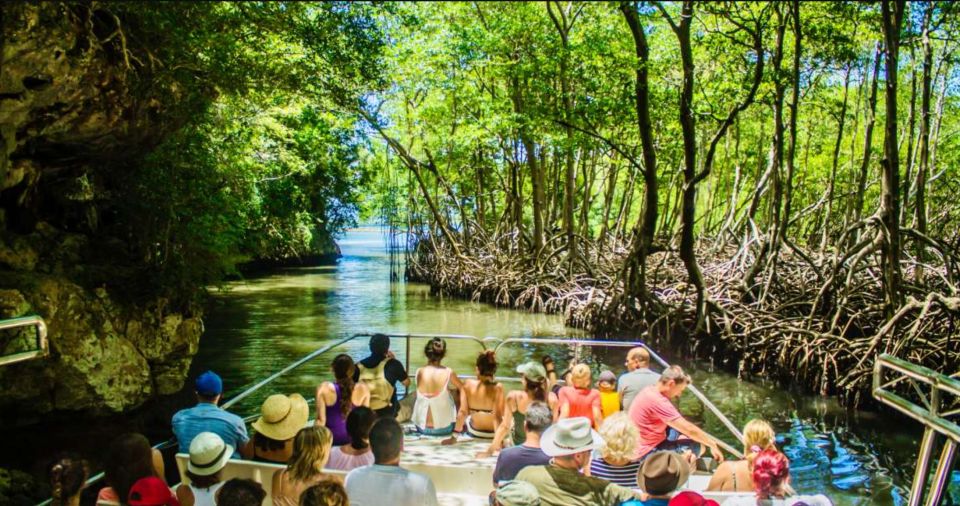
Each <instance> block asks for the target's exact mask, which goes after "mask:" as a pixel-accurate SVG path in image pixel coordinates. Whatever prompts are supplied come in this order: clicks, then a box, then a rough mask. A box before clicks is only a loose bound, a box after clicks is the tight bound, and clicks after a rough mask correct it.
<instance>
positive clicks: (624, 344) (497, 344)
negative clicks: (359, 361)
mask: <svg viewBox="0 0 960 506" xmlns="http://www.w3.org/2000/svg"><path fill="white" fill-rule="evenodd" d="M373 335H374V333H362V334H353V335H351V336H349V337H345V338H342V339H339V340H337V341H335V342H333V343H330V344H327V345H324V346H321V347H320V348H317V349H316V350H314V351H312V352H310V353H308V354H306V355H304V356H303V357H302V358H300V359H299V360H296V361H295V362H292V363H291V364H290V365H288V366H286V367H284V368H283V369H281V370H279V371H277V372H275V373H273V374H271V375H270V376H268V377H266V378H264V379H263V380H261V381H258V382H257V383H255V384H253V385H252V386H250V387H248V388H246V389H244V390H243V391H242V392H240V393H239V394H237V395H236V396H234V397H232V398H230V399H229V400H228V401H226V402H224V403H223V404H222V405H221V408H223V409H228V408H230V407H232V406H234V405H236V404H237V403H238V402H240V401H241V400H243V399H245V398H247V397H249V396H250V395H252V394H253V393H255V392H256V391H258V390H260V389H261V388H263V387H265V386H267V385H269V384H270V383H272V382H273V381H275V380H276V379H277V378H279V377H281V376H283V375H285V374H287V373H289V372H290V371H293V370H294V369H297V368H299V367H300V366H302V365H304V364H306V363H308V362H310V361H312V360H313V359H315V358H317V357H319V356H320V355H323V354H324V353H327V352H328V351H330V350H332V349H334V348H336V347H338V346H341V345H344V344H346V343H348V342H350V341H353V340H354V339H357V338H360V337H372V336H373ZM382 335H385V336H387V337H390V338H397V339H404V340H405V347H404V348H405V354H406V356H405V357H404V363H405V368H406V370H408V371H409V370H410V357H411V348H410V342H411V340H412V339H431V338H434V337H440V338H443V339H450V340H463V341H473V342H475V343H477V344H479V345H480V347H481V349H482V350H488V349H491V347H490V345H492V349H493V350H494V352H495V353H496V352H498V351H499V350H500V349H501V348H502V347H504V346H505V345H509V344H514V343H525V344H559V345H564V346H572V347H573V349H574V356H575V357H579V355H580V351H581V349H582V348H583V347H616V348H634V347H638V346H642V347H643V348H645V349H646V350H647V351H648V352H649V353H650V357H651V358H653V359H654V360H655V361H656V362H657V363H658V364H660V366H662V367H664V368H666V367H669V366H670V364H668V363H667V362H666V361H665V360H664V359H663V358H661V357H660V355H658V354H657V353H656V352H654V351H653V350H652V349H650V347H649V346H647V345H646V344H645V343H643V342H640V341H635V342H631V341H600V340H586V339H559V338H553V339H551V338H508V339H499V338H496V337H484V338H482V339H481V338H478V337H476V336H470V335H464V334H387V333H384V334H382ZM498 379H502V380H506V381H519V378H512V377H500V376H498ZM687 390H689V391H690V392H691V393H693V394H694V396H696V397H697V399H698V400H700V401H701V402H702V403H703V404H704V405H705V406H706V407H707V409H709V410H710V412H711V413H713V414H714V415H716V416H717V418H718V419H720V421H721V422H722V423H723V424H724V426H725V427H726V428H727V429H728V430H729V431H730V432H731V434H732V435H733V436H735V437H736V438H737V440H738V441H742V440H743V436H742V435H741V434H740V431H739V430H737V428H736V426H734V425H733V423H732V422H730V420H729V419H728V418H727V417H726V416H725V415H724V414H723V413H722V412H721V411H720V410H719V408H717V407H716V406H715V405H714V404H713V403H712V402H710V400H709V399H707V398H706V396H705V395H703V393H702V392H700V390H698V389H697V388H696V387H694V386H693V385H690V386H688V387H687ZM406 393H407V392H405V395H406ZM312 400H313V399H310V400H308V402H310V401H312ZM257 416H258V415H256V414H253V415H249V416H247V417H245V418H244V422H249V421H250V420H255V419H256V418H257ZM708 436H709V437H710V438H711V439H713V440H714V441H716V442H717V444H718V445H719V446H721V447H722V448H723V449H724V450H726V451H727V452H729V453H731V454H733V455H735V456H736V457H738V458H743V453H742V452H740V451H739V450H737V449H736V448H733V447H731V446H730V445H728V444H727V443H725V442H724V441H723V440H720V439H718V438H716V437H714V436H712V435H709V434H708ZM176 445H177V441H176V439H175V438H170V439H168V440H166V441H164V442H162V443H158V444H156V445H154V446H153V448H154V449H157V450H165V449H167V448H171V447H173V446H176ZM103 478H104V473H102V472H101V473H98V474H96V475H94V476H92V477H90V478H89V479H88V480H87V483H86V486H90V485H93V484H95V483H97V482H99V481H101V480H102V479H103ZM50 502H51V499H47V500H46V501H44V502H42V503H39V504H38V505H37V506H47V505H49V504H50Z"/></svg>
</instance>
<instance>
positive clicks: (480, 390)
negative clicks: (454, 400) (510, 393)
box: [443, 350, 504, 444]
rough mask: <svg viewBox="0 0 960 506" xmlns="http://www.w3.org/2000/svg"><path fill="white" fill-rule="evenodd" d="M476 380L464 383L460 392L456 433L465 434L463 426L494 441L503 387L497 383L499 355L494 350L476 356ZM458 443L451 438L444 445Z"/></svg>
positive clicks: (500, 410) (482, 437)
mask: <svg viewBox="0 0 960 506" xmlns="http://www.w3.org/2000/svg"><path fill="white" fill-rule="evenodd" d="M476 365H477V368H476V371H477V379H468V380H467V381H465V382H463V388H462V389H461V390H460V411H458V412H457V426H456V428H454V429H453V431H454V433H457V434H459V433H462V432H463V431H464V427H466V431H467V433H468V434H470V435H471V436H473V437H475V438H481V439H493V436H494V432H495V431H496V430H497V426H499V425H500V421H501V420H502V419H503V409H504V391H503V385H502V384H500V383H499V382H498V381H497V380H496V374H497V355H496V354H495V353H494V352H493V350H484V351H481V352H480V355H479V356H477V364H476ZM454 442H456V438H455V437H453V436H451V437H450V438H448V439H445V440H443V443H444V444H451V443H454Z"/></svg>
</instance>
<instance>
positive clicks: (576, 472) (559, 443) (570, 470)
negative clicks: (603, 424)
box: [517, 417, 639, 506]
mask: <svg viewBox="0 0 960 506" xmlns="http://www.w3.org/2000/svg"><path fill="white" fill-rule="evenodd" d="M600 442H601V439H600V435H599V434H597V433H596V431H594V430H592V429H591V428H590V421H589V420H587V419H586V418H583V417H577V418H564V419H562V420H558V421H557V423H555V424H553V425H552V426H551V427H550V428H549V429H547V430H546V431H545V432H544V433H543V437H542V438H541V440H540V445H541V447H542V448H543V452H544V453H546V454H547V455H549V456H550V457H553V460H551V461H550V464H548V465H544V466H529V467H526V468H524V469H523V470H522V471H520V473H518V474H517V479H518V480H520V481H526V482H528V483H530V484H531V485H533V486H534V487H536V489H537V492H539V494H540V501H541V503H542V504H544V505H548V506H567V505H571V506H615V505H618V504H620V503H622V502H624V501H628V500H630V499H638V498H639V494H638V493H635V492H633V491H632V490H630V489H628V488H624V487H621V486H620V485H615V484H613V483H610V482H609V481H607V480H601V479H600V478H594V477H593V476H586V475H584V474H581V473H582V472H583V471H584V470H585V469H587V468H588V466H589V464H590V452H591V451H593V449H594V448H596V447H597V446H598V445H599V444H600Z"/></svg>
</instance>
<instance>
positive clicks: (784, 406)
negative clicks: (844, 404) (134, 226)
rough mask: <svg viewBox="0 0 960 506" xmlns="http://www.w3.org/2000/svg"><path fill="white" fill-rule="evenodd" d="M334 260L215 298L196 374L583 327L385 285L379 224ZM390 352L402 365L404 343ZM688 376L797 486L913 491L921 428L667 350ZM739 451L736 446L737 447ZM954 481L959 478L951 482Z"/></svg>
mask: <svg viewBox="0 0 960 506" xmlns="http://www.w3.org/2000/svg"><path fill="white" fill-rule="evenodd" d="M339 243H340V246H341V248H342V250H343V258H341V259H340V260H339V262H338V264H337V265H336V266H331V267H321V268H303V269H291V270H287V271H284V272H281V273H278V274H274V275H270V276H265V277H260V278H256V279H251V280H247V281H242V282H236V283H233V284H231V285H229V286H228V287H227V290H225V291H223V292H220V293H218V294H216V295H215V297H214V301H213V302H212V304H211V307H210V308H209V309H208V313H207V316H206V318H205V324H206V332H205V334H204V336H203V338H202V341H201V345H200V351H199V354H198V356H197V357H196V359H195V360H194V365H193V368H192V369H193V371H192V374H196V372H198V371H200V370H203V369H207V368H210V369H214V370H216V371H217V372H219V373H220V374H221V375H222V376H223V378H224V383H225V388H226V396H225V397H226V398H230V397H231V396H233V395H235V394H237V393H239V392H240V391H242V390H244V389H245V388H246V387H247V386H249V385H252V384H254V383H256V382H257V381H258V380H260V379H263V378H264V377H266V376H269V375H270V374H271V373H273V372H275V371H277V370H279V369H281V368H282V367H284V366H285V365H287V364H288V363H290V362H292V361H293V360H295V359H297V358H300V357H301V356H304V355H306V354H307V353H309V352H311V351H313V350H315V349H317V348H319V347H321V346H323V345H325V344H328V343H331V342H333V341H335V340H336V339H339V338H342V337H346V336H349V335H352V334H356V333H370V332H386V333H439V334H468V335H473V336H478V337H484V336H492V337H497V338H501V339H503V338H508V337H557V336H579V337H583V336H584V335H585V334H583V332H581V331H578V330H576V329H572V328H569V327H566V326H565V325H564V324H563V319H562V317H561V316H558V315H542V314H531V313H527V312H523V311H515V310H509V309H501V308H494V307H492V306H489V305H486V304H479V303H471V302H467V301H462V300H455V299H450V298H441V297H437V296H433V295H430V293H429V289H428V287H426V286H424V285H419V284H413V283H390V281H389V279H390V277H389V261H388V258H387V255H386V249H385V247H384V238H383V236H382V235H381V234H380V232H379V231H377V230H375V229H362V230H354V231H351V232H349V233H348V234H347V235H346V237H344V238H342V240H341V241H339ZM423 343H424V341H423V340H414V342H413V343H411V352H410V357H409V360H410V364H411V368H413V369H414V370H415V368H416V367H418V366H420V365H422V364H423V362H424V359H423V353H422V348H423ZM448 345H449V346H448V348H449V353H448V356H447V359H446V360H445V363H446V364H447V365H450V366H452V367H454V368H455V369H456V370H457V371H459V372H461V373H462V374H472V373H473V361H474V360H475V358H476V353H477V351H478V350H479V349H480V348H479V346H478V345H477V344H475V343H473V342H470V341H457V342H453V341H451V342H449V343H448ZM392 349H393V350H394V351H395V352H396V353H397V355H398V358H399V359H400V360H401V361H406V360H407V358H408V357H407V353H406V348H405V343H404V341H403V340H395V341H394V342H393V344H392ZM339 351H343V352H345V353H349V354H350V355H352V356H353V357H354V358H356V359H359V358H362V357H363V356H365V355H366V352H367V342H366V339H365V338H364V339H357V340H354V341H350V342H348V343H347V344H345V345H342V346H340V347H338V348H337V350H335V351H334V352H331V353H328V354H325V355H322V356H321V357H319V358H318V359H316V360H314V361H312V362H310V363H309V364H307V365H305V366H303V367H302V368H300V369H298V370H296V371H295V372H293V373H291V374H289V375H286V376H283V377H281V378H280V379H278V380H277V381H276V382H275V383H272V384H271V385H270V386H268V387H266V388H264V389H262V390H261V391H259V392H258V393H257V394H255V395H253V396H251V397H249V398H247V399H246V400H244V401H242V402H241V403H239V404H238V406H237V408H235V411H237V412H239V413H243V414H250V413H255V412H256V411H257V410H258V408H259V405H260V403H261V402H262V400H263V399H264V398H265V397H266V396H267V395H269V394H272V393H277V392H282V393H292V392H300V393H301V394H303V395H304V396H306V397H308V398H310V397H312V395H313V391H314V388H315V386H316V385H317V384H318V382H320V381H323V380H325V379H329V377H330V373H329V370H330V362H331V360H332V357H333V356H334V355H335V352H339ZM661 351H662V352H663V354H664V355H665V356H666V357H667V359H668V360H670V361H674V360H676V361H677V362H678V363H681V364H682V365H684V366H685V367H686V368H687V369H689V370H691V371H692V373H693V377H694V381H695V383H696V384H697V385H698V386H699V387H700V388H701V390H703V391H704V392H705V393H706V394H707V396H708V397H709V398H710V399H711V400H713V402H715V403H716V404H717V405H718V406H719V407H720V409H721V410H722V411H723V412H725V413H726V414H727V415H728V416H729V417H730V418H731V419H732V420H733V422H734V423H735V424H736V425H738V426H742V425H743V424H744V423H745V422H746V421H747V420H749V419H750V418H753V417H763V418H765V419H767V420H769V421H771V423H773V425H774V427H775V428H776V429H777V431H778V434H779V439H780V442H781V446H782V448H783V449H784V451H785V453H787V455H788V456H789V457H790V458H791V462H792V464H791V469H792V477H793V484H794V486H795V488H797V489H798V491H800V492H804V493H813V492H823V493H826V494H828V495H829V496H830V497H831V498H833V499H834V501H835V502H836V503H837V504H901V503H903V502H904V501H903V497H904V490H905V488H908V487H909V483H908V482H909V479H910V474H911V473H912V468H913V465H914V462H913V460H914V458H915V454H916V448H917V446H918V442H919V438H920V435H921V428H920V426H919V425H918V424H915V423H913V422H911V421H909V420H905V419H902V418H900V417H898V416H896V415H894V414H892V413H889V412H883V413H869V412H857V411H848V410H845V409H842V408H841V407H839V406H838V405H837V403H836V402H834V401H833V400H831V399H823V398H820V397H812V396H806V395H799V394H792V393H789V392H785V391H783V390H781V389H779V388H775V387H773V386H771V385H768V384H763V383H756V382H744V381H739V380H738V379H737V378H736V377H735V376H733V375H730V374H728V373H725V372H721V371H716V370H714V369H713V368H712V367H711V366H710V364H706V363H695V364H691V363H685V362H684V361H683V360H682V359H681V358H676V357H673V356H672V355H671V353H670V350H661ZM544 352H549V353H551V354H552V355H553V356H554V357H555V359H557V361H558V363H560V364H561V365H560V366H561V367H562V366H563V364H564V362H565V361H566V360H567V359H568V358H569V357H568V353H569V352H568V350H567V349H566V347H560V346H554V347H551V348H549V349H545V348H538V349H532V348H530V347H525V348H520V347H515V348H510V349H509V350H507V352H506V353H502V354H500V355H499V358H500V359H501V371H500V372H501V374H505V375H506V374H509V375H513V374H511V372H512V367H513V366H514V365H515V364H516V363H518V362H520V361H522V360H524V359H527V358H530V357H534V358H539V357H540V356H541V355H542V354H543V353H544ZM586 358H587V359H588V360H592V361H594V362H602V363H604V364H607V365H609V366H610V368H611V369H613V370H614V371H615V372H617V373H620V372H622V370H623V352H622V351H619V350H617V351H608V352H600V353H598V354H597V355H594V356H589V357H586ZM681 410H682V411H683V412H684V413H685V414H686V415H688V417H690V418H691V419H693V420H696V421H698V422H699V423H702V424H703V425H704V426H705V428H706V429H707V430H708V431H710V432H711V433H713V434H715V435H717V436H719V437H722V438H724V439H726V440H728V441H729V442H731V443H733V442H734V441H733V440H732V439H731V437H730V436H729V435H728V433H727V432H726V431H725V430H724V429H723V427H722V425H721V424H720V423H719V421H718V420H716V419H715V418H714V417H713V416H712V415H709V414H707V413H705V412H704V409H703V407H702V406H701V405H700V404H699V403H698V402H697V401H696V400H695V399H694V398H693V396H692V395H690V394H686V395H685V396H684V399H683V400H682V402H681ZM737 446H739V445H737ZM954 481H955V482H957V481H960V480H954Z"/></svg>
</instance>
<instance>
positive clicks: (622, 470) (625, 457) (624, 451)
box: [590, 412, 640, 488]
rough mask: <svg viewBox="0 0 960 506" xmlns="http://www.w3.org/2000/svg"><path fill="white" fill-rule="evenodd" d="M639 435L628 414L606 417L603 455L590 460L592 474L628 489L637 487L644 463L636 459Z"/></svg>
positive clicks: (601, 446)
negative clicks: (641, 466) (638, 474)
mask: <svg viewBox="0 0 960 506" xmlns="http://www.w3.org/2000/svg"><path fill="white" fill-rule="evenodd" d="M637 436H638V434H637V427H636V426H635V425H634V424H633V422H632V421H631V420H630V417H629V416H627V414H626V413H623V412H619V413H616V414H614V415H613V416H611V417H610V418H607V419H606V420H604V421H603V424H601V425H600V437H602V438H603V443H602V444H601V445H600V448H599V449H598V450H599V453H600V456H599V457H595V458H594V459H593V460H591V461H590V476H596V477H597V478H600V479H604V480H607V481H609V482H610V483H616V484H617V485H620V486H623V487H627V488H634V487H636V486H637V471H639V470H640V462H639V461H637V460H635V459H634V456H635V455H636V453H637Z"/></svg>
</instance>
